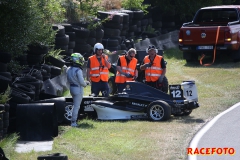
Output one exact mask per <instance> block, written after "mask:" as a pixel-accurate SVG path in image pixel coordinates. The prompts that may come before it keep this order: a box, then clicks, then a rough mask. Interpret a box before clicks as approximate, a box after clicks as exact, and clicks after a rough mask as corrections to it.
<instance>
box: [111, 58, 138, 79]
mask: <svg viewBox="0 0 240 160" xmlns="http://www.w3.org/2000/svg"><path fill="white" fill-rule="evenodd" d="M119 60H120V63H121V68H122V71H123V72H124V73H130V74H131V75H132V76H134V72H135V69H136V66H137V59H136V58H133V59H132V60H131V61H130V62H129V63H128V64H127V60H126V58H125V56H120V57H119ZM126 81H133V78H127V77H126V76H125V75H123V74H121V73H120V72H118V71H117V74H116V78H115V82H116V83H125V82H126Z"/></svg>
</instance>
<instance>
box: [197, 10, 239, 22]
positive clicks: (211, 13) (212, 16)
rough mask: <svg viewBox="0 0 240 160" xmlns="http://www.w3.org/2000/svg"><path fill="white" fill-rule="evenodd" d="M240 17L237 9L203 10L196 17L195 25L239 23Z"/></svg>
mask: <svg viewBox="0 0 240 160" xmlns="http://www.w3.org/2000/svg"><path fill="white" fill-rule="evenodd" d="M237 20H238V15H237V11H236V10H235V9H203V10H200V11H199V12H198V13H197V15H196V17H195V23H204V22H226V23H227V22H232V21H237Z"/></svg>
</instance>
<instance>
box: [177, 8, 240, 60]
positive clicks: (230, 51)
mask: <svg viewBox="0 0 240 160" xmlns="http://www.w3.org/2000/svg"><path fill="white" fill-rule="evenodd" d="M239 13H240V5H222V6H211V7H204V8H201V9H199V10H198V11H197V12H196V14H195V16H194V18H193V21H192V22H188V23H184V24H183V25H182V27H181V28H180V31H179V49H180V50H181V51H183V58H184V59H185V60H186V61H187V62H192V61H197V60H198V59H199V58H200V56H201V55H202V54H204V55H209V56H213V55H214V56H213V57H214V58H215V56H216V57H217V55H219V54H227V56H229V57H230V58H232V59H233V61H235V62H236V61H239V60H240V19H239Z"/></svg>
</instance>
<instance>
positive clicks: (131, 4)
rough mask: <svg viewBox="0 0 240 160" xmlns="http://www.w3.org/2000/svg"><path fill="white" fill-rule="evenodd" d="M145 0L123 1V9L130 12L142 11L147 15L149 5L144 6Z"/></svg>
mask: <svg viewBox="0 0 240 160" xmlns="http://www.w3.org/2000/svg"><path fill="white" fill-rule="evenodd" d="M143 1H144V0H123V1H122V7H123V8H125V9H130V10H142V11H144V12H145V13H147V12H148V11H147V8H148V7H149V6H150V5H148V4H143Z"/></svg>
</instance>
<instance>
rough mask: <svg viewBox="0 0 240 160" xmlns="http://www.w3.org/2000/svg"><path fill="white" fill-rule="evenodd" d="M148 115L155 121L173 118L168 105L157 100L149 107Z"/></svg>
mask: <svg viewBox="0 0 240 160" xmlns="http://www.w3.org/2000/svg"><path fill="white" fill-rule="evenodd" d="M147 115H148V117H149V118H150V119H151V120H153V121H164V120H168V119H169V118H170V116H171V107H170V106H169V104H168V103H166V102H164V101H161V100H157V101H154V102H152V103H150V104H149V105H148V107H147Z"/></svg>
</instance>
